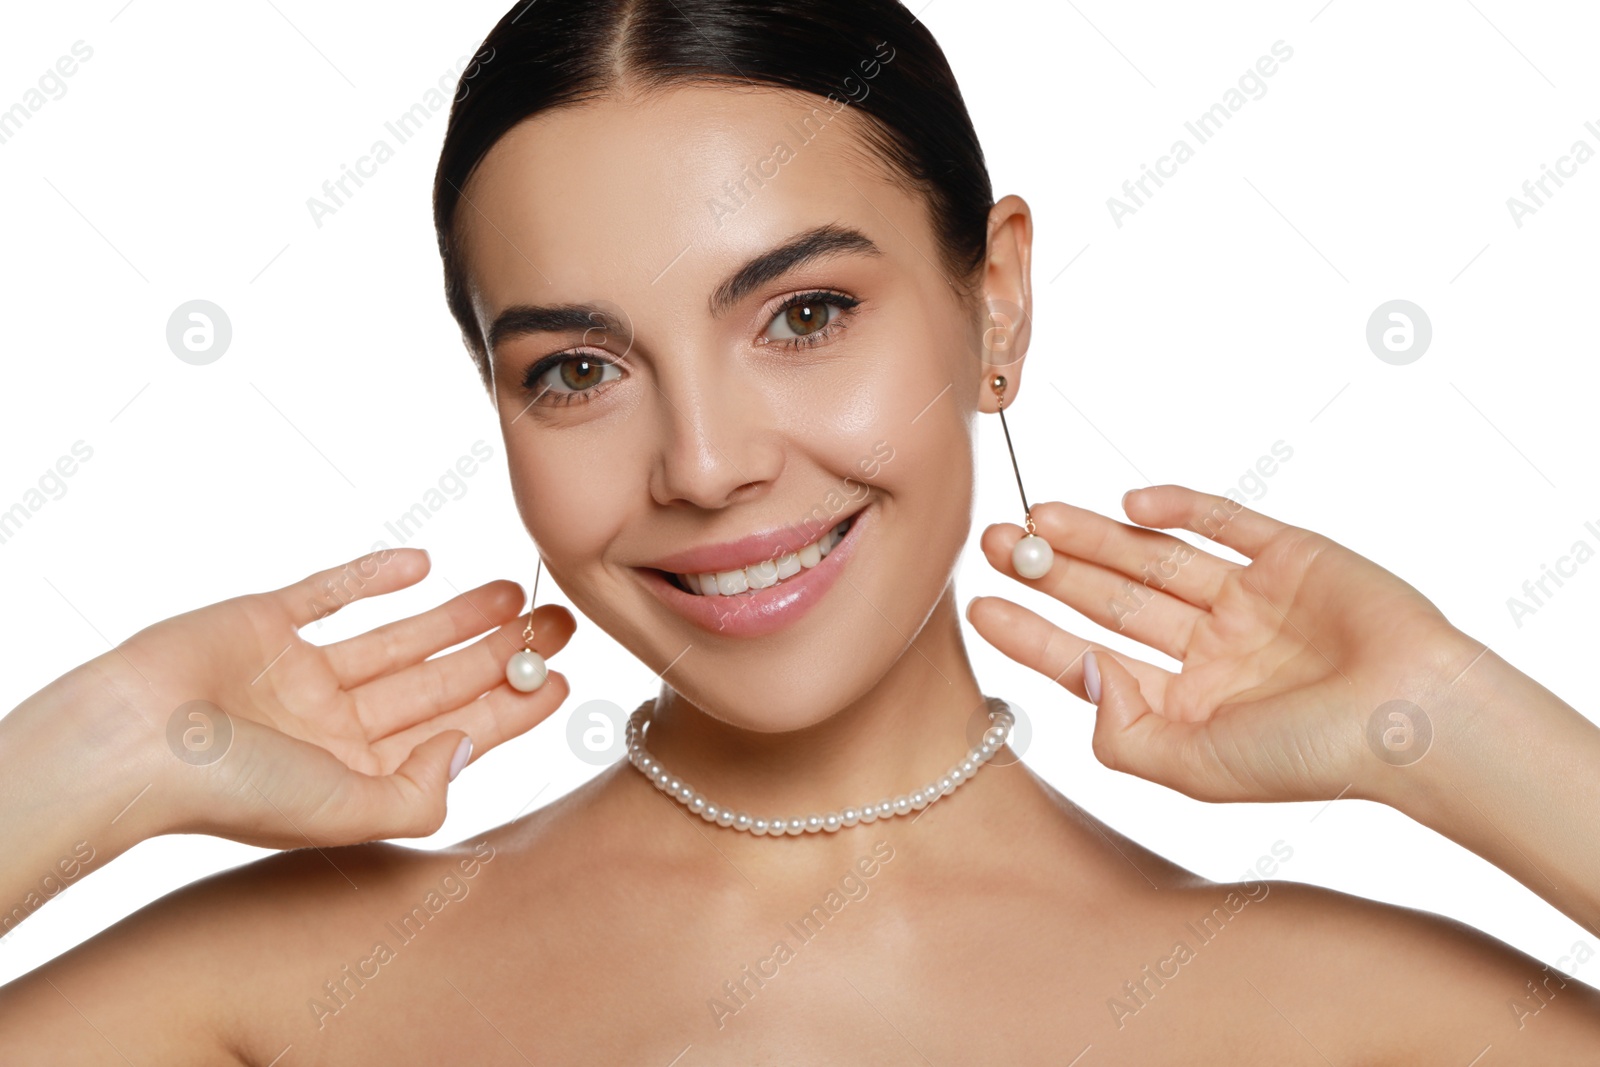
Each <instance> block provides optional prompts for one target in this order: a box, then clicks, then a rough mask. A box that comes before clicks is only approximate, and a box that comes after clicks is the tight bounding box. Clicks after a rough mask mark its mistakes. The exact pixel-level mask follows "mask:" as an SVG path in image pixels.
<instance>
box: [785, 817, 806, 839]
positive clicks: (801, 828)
mask: <svg viewBox="0 0 1600 1067" xmlns="http://www.w3.org/2000/svg"><path fill="white" fill-rule="evenodd" d="M785 832H786V833H788V834H790V835H791V836H793V835H794V834H803V833H805V832H806V822H805V820H804V819H790V820H789V828H788V830H787V831H785Z"/></svg>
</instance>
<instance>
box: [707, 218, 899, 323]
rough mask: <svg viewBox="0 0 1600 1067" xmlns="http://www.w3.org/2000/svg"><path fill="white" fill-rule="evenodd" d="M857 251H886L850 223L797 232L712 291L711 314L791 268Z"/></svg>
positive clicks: (872, 252)
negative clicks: (849, 224)
mask: <svg viewBox="0 0 1600 1067" xmlns="http://www.w3.org/2000/svg"><path fill="white" fill-rule="evenodd" d="M844 252H855V253H859V254H861V255H866V256H881V255H883V251H882V250H881V249H880V248H878V246H877V245H875V244H873V243H872V239H871V238H870V237H868V236H867V235H866V234H864V233H862V232H861V231H860V230H857V229H854V228H852V227H849V226H835V225H832V224H831V223H830V224H827V225H823V226H817V227H815V228H813V229H810V230H806V231H805V232H804V233H801V234H797V235H796V236H794V237H791V238H790V239H789V240H787V241H785V242H784V243H783V244H781V245H778V246H777V247H776V248H772V249H768V250H767V251H765V252H762V253H761V254H760V255H758V256H756V257H755V258H754V259H752V260H750V261H749V262H748V263H746V264H745V265H744V266H742V267H740V268H739V269H738V270H736V271H734V272H733V273H732V274H731V275H729V276H728V279H727V280H726V281H724V282H723V283H722V284H721V285H719V286H717V288H716V290H715V291H714V292H713V293H712V294H711V299H710V301H709V305H708V306H709V307H710V309H711V314H712V316H714V317H715V316H720V315H721V314H722V313H723V312H725V311H727V310H728V308H730V307H732V306H733V305H734V304H737V303H738V302H739V301H740V300H742V299H744V298H745V297H746V296H748V295H749V294H750V293H751V292H752V291H754V290H756V289H759V288H760V287H761V286H763V285H765V284H766V283H767V282H770V281H773V280H774V279H777V278H781V277H782V276H783V275H785V274H787V273H788V272H789V271H791V270H794V269H795V268H796V267H799V266H801V265H803V264H806V263H809V262H811V261H812V260H814V259H820V258H821V257H823V256H831V255H838V254H840V253H844Z"/></svg>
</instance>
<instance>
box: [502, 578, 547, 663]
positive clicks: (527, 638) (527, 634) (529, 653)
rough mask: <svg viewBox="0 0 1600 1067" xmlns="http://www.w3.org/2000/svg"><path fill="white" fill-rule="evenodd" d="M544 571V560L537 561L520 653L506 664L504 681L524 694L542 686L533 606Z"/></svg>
mask: <svg viewBox="0 0 1600 1067" xmlns="http://www.w3.org/2000/svg"><path fill="white" fill-rule="evenodd" d="M543 569H544V560H543V558H541V559H540V560H539V566H538V568H536V569H535V570H534V572H533V596H531V597H529V598H528V625H527V626H526V627H524V628H523V631H522V651H521V652H518V653H515V654H514V655H513V656H512V657H511V660H510V662H508V663H507V664H506V681H507V682H508V683H510V685H511V688H513V689H516V690H520V691H521V692H524V693H531V692H533V691H534V690H535V689H537V688H539V687H540V686H541V685H543V684H544V680H545V676H546V675H547V674H548V673H549V672H547V671H546V670H545V666H544V657H543V656H541V655H539V653H537V652H535V651H534V650H533V605H534V604H535V603H536V602H537V601H538V598H539V573H540V571H542V570H543Z"/></svg>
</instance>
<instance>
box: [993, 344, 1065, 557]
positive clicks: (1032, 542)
mask: <svg viewBox="0 0 1600 1067" xmlns="http://www.w3.org/2000/svg"><path fill="white" fill-rule="evenodd" d="M989 387H990V388H991V389H993V390H994V395H995V397H996V401H997V403H996V410H997V411H998V412H999V413H1000V428H1001V429H1002V430H1005V434H1006V451H1007V452H1010V453H1011V469H1012V470H1013V471H1015V472H1016V475H1017V492H1018V493H1019V494H1020V495H1021V496H1022V511H1023V515H1024V516H1025V517H1026V521H1025V524H1024V525H1025V526H1026V528H1027V530H1028V535H1027V536H1026V537H1024V538H1022V540H1020V541H1018V542H1017V545H1016V547H1015V548H1013V549H1012V550H1011V565H1012V566H1013V567H1015V568H1016V570H1017V573H1018V574H1020V575H1022V576H1023V577H1024V578H1043V577H1044V576H1045V575H1047V574H1049V573H1050V564H1051V563H1053V562H1055V558H1056V554H1055V550H1054V549H1052V548H1051V547H1050V542H1049V541H1046V540H1045V539H1044V538H1042V537H1040V536H1038V535H1037V534H1035V533H1034V532H1033V509H1032V508H1031V507H1029V506H1028V494H1027V493H1026V492H1024V491H1023V489H1022V470H1021V468H1019V467H1018V466H1017V451H1016V449H1014V448H1012V447H1011V430H1010V428H1009V427H1007V426H1006V410H1005V408H1006V379H1005V376H1004V375H1001V374H996V375H995V376H994V377H993V378H990V379H989Z"/></svg>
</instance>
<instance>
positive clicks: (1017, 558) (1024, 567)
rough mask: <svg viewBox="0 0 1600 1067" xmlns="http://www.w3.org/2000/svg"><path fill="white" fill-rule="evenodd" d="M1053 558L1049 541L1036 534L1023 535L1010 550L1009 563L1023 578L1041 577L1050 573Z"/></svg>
mask: <svg viewBox="0 0 1600 1067" xmlns="http://www.w3.org/2000/svg"><path fill="white" fill-rule="evenodd" d="M1055 558H1056V554H1055V551H1054V550H1053V549H1052V548H1051V547H1050V542H1049V541H1046V540H1045V539H1044V538H1042V537H1039V536H1038V535H1036V534H1029V535H1028V536H1026V537H1024V538H1023V539H1022V540H1020V541H1018V542H1017V544H1016V547H1015V548H1013V549H1012V550H1011V565H1012V566H1013V567H1015V568H1016V569H1017V573H1018V574H1020V575H1022V576H1023V577H1024V578H1043V577H1044V576H1045V575H1047V574H1049V573H1050V564H1051V563H1053V562H1054V561H1055Z"/></svg>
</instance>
